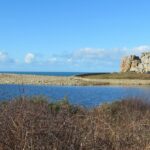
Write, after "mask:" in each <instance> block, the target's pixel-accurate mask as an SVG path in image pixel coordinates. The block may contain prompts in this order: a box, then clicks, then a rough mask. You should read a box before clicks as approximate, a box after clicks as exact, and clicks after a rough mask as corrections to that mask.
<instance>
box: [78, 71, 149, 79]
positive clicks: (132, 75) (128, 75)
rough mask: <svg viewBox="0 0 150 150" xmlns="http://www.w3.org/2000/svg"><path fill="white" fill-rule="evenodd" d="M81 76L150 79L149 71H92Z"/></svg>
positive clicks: (90, 77) (89, 77)
mask: <svg viewBox="0 0 150 150" xmlns="http://www.w3.org/2000/svg"><path fill="white" fill-rule="evenodd" d="M78 76H79V77H83V78H88V79H140V80H150V74H148V73H135V72H126V73H91V74H81V75H78Z"/></svg>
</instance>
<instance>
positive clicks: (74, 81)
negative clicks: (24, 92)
mask: <svg viewBox="0 0 150 150" xmlns="http://www.w3.org/2000/svg"><path fill="white" fill-rule="evenodd" d="M0 84H19V85H20V84H24V85H56V86H102V85H112V86H113V85H123V86H132V85H133V86H134V85H137V86H140V85H150V80H141V79H88V78H82V77H76V76H69V77H64V76H41V75H18V74H0Z"/></svg>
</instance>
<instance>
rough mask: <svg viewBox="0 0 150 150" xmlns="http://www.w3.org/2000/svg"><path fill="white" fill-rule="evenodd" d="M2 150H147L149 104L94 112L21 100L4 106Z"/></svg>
mask: <svg viewBox="0 0 150 150" xmlns="http://www.w3.org/2000/svg"><path fill="white" fill-rule="evenodd" d="M0 133H1V135H0V149H1V150H149V149H150V104H149V103H148V102H145V101H141V100H137V99H127V100H122V101H118V102H113V103H111V104H103V105H101V106H99V107H96V108H92V109H85V108H81V107H77V106H72V105H69V103H68V102H67V101H61V102H58V103H48V102H47V101H46V100H45V99H43V98H40V97H32V98H29V97H28V98H27V97H22V98H19V99H17V100H12V101H9V102H2V103H1V104H0Z"/></svg>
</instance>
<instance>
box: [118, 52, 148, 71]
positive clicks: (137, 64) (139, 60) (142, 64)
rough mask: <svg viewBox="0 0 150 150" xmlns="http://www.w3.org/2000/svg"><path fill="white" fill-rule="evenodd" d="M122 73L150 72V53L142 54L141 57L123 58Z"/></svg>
mask: <svg viewBox="0 0 150 150" xmlns="http://www.w3.org/2000/svg"><path fill="white" fill-rule="evenodd" d="M121 72H139V73H148V72H150V52H146V53H142V55H141V57H139V56H135V55H130V56H126V57H123V58H122V61H121Z"/></svg>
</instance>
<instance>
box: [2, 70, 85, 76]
mask: <svg viewBox="0 0 150 150" xmlns="http://www.w3.org/2000/svg"><path fill="white" fill-rule="evenodd" d="M0 73H5V74H11V73H13V74H21V75H23V74H25V75H43V76H74V75H79V74H83V73H87V72H11V71H6V72H0Z"/></svg>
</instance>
